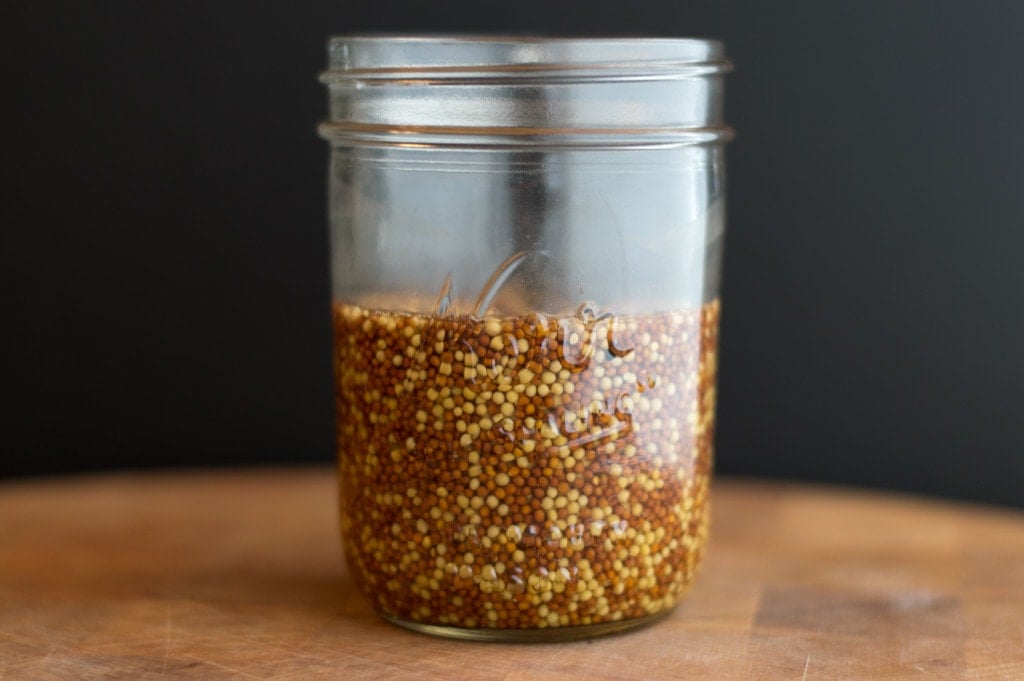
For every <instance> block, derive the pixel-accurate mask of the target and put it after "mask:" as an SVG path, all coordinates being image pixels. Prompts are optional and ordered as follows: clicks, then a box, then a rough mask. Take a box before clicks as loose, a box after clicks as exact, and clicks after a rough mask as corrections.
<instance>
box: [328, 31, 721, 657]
mask: <svg viewBox="0 0 1024 681" xmlns="http://www.w3.org/2000/svg"><path fill="white" fill-rule="evenodd" d="M330 55H331V69H330V70H329V71H327V72H326V73H325V75H324V77H323V80H324V81H325V83H327V85H328V87H329V92H330V104H331V118H330V120H329V121H327V122H326V123H324V124H323V125H322V126H321V132H322V134H323V136H324V137H325V138H327V139H328V140H329V141H330V143H331V149H332V151H331V162H330V172H329V183H330V211H329V213H330V230H331V244H332V275H333V298H334V301H335V302H334V319H335V325H334V329H335V358H334V360H335V379H336V388H337V393H336V395H337V399H336V413H337V435H338V439H337V441H338V456H339V474H340V477H341V486H342V493H341V518H342V535H343V542H344V546H345V551H346V557H347V560H348V562H349V564H350V566H351V568H352V572H353V575H354V577H355V579H356V580H357V581H358V582H359V584H360V586H361V587H362V589H363V590H364V591H365V592H366V594H367V596H368V597H369V598H370V600H371V602H372V603H373V604H374V606H375V608H376V609H377V611H378V612H379V613H380V614H381V615H383V616H384V617H385V618H387V619H389V620H391V621H394V622H396V623H398V624H402V625H404V626H408V627H411V628H415V629H419V630H422V631H428V632H430V633H437V634H442V635H448V636H456V637H465V638H489V639H514V640H531V639H545V640H561V639H566V638H577V637H582V636H590V635H595V634H600V633H606V632H609V631H615V630H619V629H623V628H627V627H630V626H635V625H637V624H641V623H644V622H646V621H649V620H650V619H652V618H654V617H657V616H660V615H663V614H665V613H667V612H668V611H669V610H670V609H671V607H672V606H674V605H675V604H676V603H677V602H678V600H679V598H680V597H681V596H682V594H683V593H684V592H685V591H686V589H687V588H689V586H690V584H691V582H692V579H693V575H694V571H695V569H696V566H697V564H698V562H699V558H700V555H701V553H702V550H703V545H704V542H705V538H706V532H707V495H708V484H709V476H710V470H711V459H712V436H713V422H714V395H715V370H716V366H717V355H716V349H717V329H718V315H719V300H718V293H719V276H720V266H721V253H722V239H723V233H724V221H725V209H724V206H725V204H724V158H723V142H724V141H725V140H726V139H727V138H728V136H729V130H728V128H726V127H725V126H724V124H723V123H722V121H721V91H722V88H721V78H722V75H723V74H724V73H725V72H726V71H727V70H728V62H726V61H725V59H724V55H723V52H722V48H721V46H720V45H719V44H718V43H714V42H709V41H694V40H533V41H530V40H502V39H474V38H429V39H410V38H338V39H334V40H332V42H331V48H330Z"/></svg>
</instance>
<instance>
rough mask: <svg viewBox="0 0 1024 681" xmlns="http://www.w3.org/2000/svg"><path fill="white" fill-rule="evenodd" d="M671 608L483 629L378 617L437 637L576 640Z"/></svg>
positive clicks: (642, 623) (643, 622)
mask: <svg viewBox="0 0 1024 681" xmlns="http://www.w3.org/2000/svg"><path fill="white" fill-rule="evenodd" d="M674 609H675V608H674V607H672V608H668V609H666V610H663V611H662V612H657V613H654V614H653V615H645V616H644V617H637V618H634V619H629V620H619V621H617V622H601V623H599V624H584V625H580V626H573V627H544V628H536V629H486V628H476V629H470V628H467V627H450V626H446V625H443V624H424V623H423V622H410V621H408V620H403V619H399V618H397V617H390V616H388V615H381V617H382V618H383V619H384V620H386V621H388V622H390V623H391V624H395V625H397V626H400V627H403V628H405V629H410V630H412V631H415V632H418V633H421V634H428V635H430V636H437V637H440V638H453V639H459V640H463V641H482V642H492V643H495V642H497V643H563V642H566V641H580V640H583V639H589V638H597V637H600V636H609V635H611V634H618V633H621V632H624V631H630V630H632V629H638V628H640V627H646V626H648V625H650V624H653V623H655V622H657V621H659V620H662V619H665V618H666V617H668V616H669V615H670V614H671V613H672V611H673V610H674Z"/></svg>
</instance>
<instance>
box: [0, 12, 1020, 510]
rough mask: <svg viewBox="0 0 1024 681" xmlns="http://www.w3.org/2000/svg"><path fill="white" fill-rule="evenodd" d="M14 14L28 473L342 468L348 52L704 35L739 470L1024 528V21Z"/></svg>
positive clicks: (724, 461)
mask: <svg viewBox="0 0 1024 681" xmlns="http://www.w3.org/2000/svg"><path fill="white" fill-rule="evenodd" d="M12 4H13V5H15V6H14V7H10V6H9V7H7V8H6V10H5V12H4V14H5V15H6V16H5V20H4V23H5V24H6V26H5V28H6V29H7V31H6V33H7V34H8V37H7V38H6V39H5V40H4V41H3V44H4V50H5V51H7V52H8V54H7V55H5V56H4V66H3V70H4V73H5V74H6V75H5V78H4V82H3V88H2V91H3V93H4V94H5V97H4V99H5V100H6V101H5V103H4V104H3V105H2V116H3V123H4V127H3V130H4V145H3V147H4V151H3V158H4V161H3V164H2V165H3V173H4V181H3V188H4V199H3V202H2V205H3V220H2V231H0V304H2V308H0V309H2V316H0V350H2V352H0V397H2V399H3V402H4V403H3V404H2V405H0V456H2V459H0V474H4V475H17V474H45V473H55V472H67V471H75V470H82V469H95V468H109V467H125V466H130V467H145V466H158V465H196V464H217V463H240V462H267V461H305V460H324V461H326V460H329V459H330V457H331V442H332V430H331V397H330V384H329V380H330V368H329V342H330V336H329V326H328V317H327V314H328V300H327V295H328V293H327V291H328V287H327V281H328V280H327V270H326V255H325V248H326V231H325V220H324V204H325V195H324V194H325V192H324V175H325V167H326V145H325V144H324V143H323V142H322V141H321V140H319V139H318V138H317V137H316V136H315V134H314V126H315V124H316V122H317V121H318V119H319V118H320V117H321V116H323V113H324V110H325V105H324V99H325V96H324V91H323V89H322V87H321V86H320V85H319V83H318V82H317V81H316V74H317V72H318V71H319V70H320V69H321V68H322V67H323V65H324V63H325V49H324V46H325V40H326V38H327V36H328V35H330V34H332V33H345V32H361V31H375V32H380V31H432V32H436V31H469V30H480V31H503V32H523V31H530V32H548V33H558V34H592V33H597V34H605V35H615V34H636V35H652V34H653V35H668V36H675V35H681V36H685V35H694V36H707V37H718V38H721V39H723V40H724V41H725V42H726V45H727V47H728V49H729V51H730V54H731V56H732V57H733V59H734V61H735V62H736V65H737V70H736V72H735V74H734V75H733V76H731V77H730V79H729V82H728V91H729V95H728V108H727V111H728V118H729V120H730V121H731V122H732V123H733V124H734V125H735V127H736V129H737V131H738V138H737V141H736V142H735V143H734V144H733V145H732V147H731V148H730V151H729V154H730V157H729V163H730V168H729V170H730V192H731V195H730V211H731V214H730V232H729V237H728V248H727V256H726V263H725V291H724V296H725V308H724V310H725V316H724V322H723V348H722V358H723V359H722V370H721V371H722V373H721V389H720V419H719V440H718V441H719V447H718V469H719V471H721V472H725V473H739V474H747V475H766V476H785V477H799V478H809V479H820V480H829V481H837V482H842V483H851V484H868V485H876V486H883V487H892V488H901V489H907V490H916V491H920V492H924V493H929V494H941V495H949V496H955V497H963V498H972V499H979V500H987V501H992V502H1002V503H1011V504H1017V505H1024V454H1022V442H1024V418H1022V397H1024V345H1022V339H1024V296H1022V292H1024V274H1022V266H1021V263H1022V252H1024V230H1022V227H1024V128H1022V122H1024V75H1022V74H1024V39H1022V38H1021V35H1022V30H1024V3H1019V2H1011V1H1010V0H1007V1H1005V2H995V1H976V2H967V1H959V2H941V1H938V0H929V1H924V0H919V1H910V0H908V1H906V2H871V1H869V2H864V1H861V2H845V3H831V2H826V3H822V2H818V1H816V0H802V1H800V2H761V1H758V0H751V1H749V2H719V3H706V4H705V3H693V2H670V1H669V0H665V1H663V2H643V1H639V0H634V1H632V2H621V1H612V0H590V1H589V2H577V3H571V2H556V1H553V0H548V1H547V2H542V1H535V0H519V1H518V2H514V3H513V2H508V3H496V2H495V3H491V2H479V1H478V0H477V1H474V2H468V1H458V2H430V3H428V2H420V1H414V0H408V1H405V2H400V1H388V0H375V1H373V2H365V1H361V0H360V1H349V2H316V3H305V4H298V3H242V2H187V1H186V2H177V3H166V2H164V3H161V2H128V1H125V0H108V2H105V3H97V4H96V6H94V7H91V8H89V7H86V6H85V5H86V4H87V3H71V2H66V3H53V2H38V3H28V2H18V3H12ZM89 4H91V3H89Z"/></svg>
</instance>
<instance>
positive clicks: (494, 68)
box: [321, 34, 732, 82]
mask: <svg viewBox="0 0 1024 681" xmlns="http://www.w3.org/2000/svg"><path fill="white" fill-rule="evenodd" d="M327 50H328V70H327V71H326V72H325V73H324V74H323V75H322V77H321V80H322V81H324V82H331V81H333V80H336V79H337V78H339V77H341V78H345V77H348V76H358V77H360V78H374V77H378V78H389V77H397V78H408V77H410V74H413V73H429V74H431V76H432V77H435V78H446V77H447V78H456V77H459V76H465V75H470V74H486V73H491V72H515V73H517V75H520V76H521V75H522V74H523V73H529V72H538V73H540V74H543V73H550V72H558V71H576V72H580V71H583V72H594V71H596V72H615V71H624V70H626V71H631V72H635V71H638V70H647V69H649V70H651V71H652V72H654V73H652V74H651V75H654V74H655V73H657V72H664V71H671V70H673V69H686V67H691V68H692V67H694V66H703V67H705V68H704V69H702V71H703V72H704V73H709V72H725V71H729V70H731V67H732V65H731V63H730V62H729V61H728V60H727V59H726V57H725V46H724V45H723V43H722V42H721V41H719V40H713V39H703V38H660V37H625V38H623V37H560V36H536V35H531V36H513V35H484V34H436V35H401V34H392V35H387V34H382V35H340V36H332V37H331V38H330V39H329V40H328V45H327ZM686 70H687V71H689V70H690V69H686ZM580 75H582V74H580ZM691 75H696V74H691Z"/></svg>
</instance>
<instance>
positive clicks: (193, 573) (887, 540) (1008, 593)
mask: <svg viewBox="0 0 1024 681" xmlns="http://www.w3.org/2000/svg"><path fill="white" fill-rule="evenodd" d="M335 494H336V490H335V483H334V480H333V473H332V471H330V470H328V469H319V468H318V469H286V470H258V471H243V472H239V471H231V472H193V473H167V472H161V473H148V474H118V475H101V476H89V477H79V478H66V479H55V480H50V481H8V482H4V483H2V484H0V680H2V681H11V680H14V679H32V680H35V679H133V680H145V679H178V678H197V679H198V678H202V679H265V678H275V679H335V678H337V679H370V678H387V679H450V678H466V679H503V680H507V681H513V680H515V679H530V678H539V679H545V680H546V681H561V680H563V679H566V680H567V679H609V680H611V679H616V680H618V679H652V678H680V679H684V678H685V679H769V680H770V679H793V680H800V679H805V680H810V679H962V678H963V679H1024V514H1020V513H1014V512H1009V511H998V510H992V509H986V508H979V507H973V506H967V505H958V504H952V503H940V502H935V501H923V500H918V499H913V498H907V497H899V496H893V495H887V494H879V493H869V492H859V491H844V490H840V489H832V488H823V487H810V486H797V485H781V484H769V483H759V482H743V481H734V480H721V481H719V482H717V483H716V488H715V490H714V497H713V498H714V514H715V515H714V518H715V520H714V525H713V539H712V544H711V547H710V551H709V554H708V557H707V560H706V562H705V564H704V566H703V569H702V572H701V574H700V576H699V578H698V583H697V585H696V587H695V588H694V590H693V591H692V593H691V595H690V596H689V597H688V599H687V600H686V601H685V602H684V604H683V605H682V606H680V607H679V608H678V609H677V610H676V611H675V612H674V613H673V614H672V615H671V616H670V617H669V618H668V619H666V620H663V621H661V622H660V623H657V624H655V625H653V626H651V627H648V628H646V629H642V630H639V631H635V632H632V633H627V634H623V635H620V636H615V637H610V638H604V639H598V640H593V641H589V642H581V643H568V644H546V645H545V644H534V645H522V644H520V645H512V644H484V643H468V642H457V641H448V640H440V639H434V638H430V637H427V636H423V635H419V634H415V633H411V632H408V631H405V630H403V629H399V628H397V627H394V626H391V625H388V624H385V623H384V622H383V621H381V620H379V619H377V618H376V617H375V616H374V615H373V614H372V613H371V611H370V609H369V608H368V606H367V604H366V602H365V601H364V600H363V599H362V597H361V596H360V595H359V594H358V593H357V592H356V590H355V588H354V586H353V585H352V583H351V581H350V580H349V578H348V576H347V574H346V570H345V568H344V566H343V562H342V559H341V552H340V549H339V542H338V538H337V522H336V519H335Z"/></svg>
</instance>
